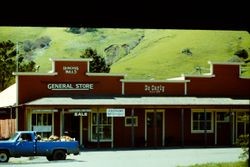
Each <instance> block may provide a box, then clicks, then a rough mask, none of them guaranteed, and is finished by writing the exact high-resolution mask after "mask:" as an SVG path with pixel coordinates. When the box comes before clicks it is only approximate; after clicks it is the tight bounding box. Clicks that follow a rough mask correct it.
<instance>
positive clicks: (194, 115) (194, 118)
mask: <svg viewBox="0 0 250 167" xmlns="http://www.w3.org/2000/svg"><path fill="white" fill-rule="evenodd" d="M193 120H194V121H195V120H199V113H193Z"/></svg>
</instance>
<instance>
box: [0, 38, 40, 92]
mask: <svg viewBox="0 0 250 167" xmlns="http://www.w3.org/2000/svg"><path fill="white" fill-rule="evenodd" d="M17 66H18V68H17ZM17 70H18V72H26V71H36V63H35V62H34V61H26V60H25V59H24V56H23V55H22V54H19V53H17V47H16V45H15V44H14V43H13V42H12V41H10V40H8V41H2V42H0V91H2V90H4V89H5V88H7V87H8V86H9V85H11V84H12V83H13V82H15V81H14V79H15V76H14V75H13V72H16V71H17Z"/></svg>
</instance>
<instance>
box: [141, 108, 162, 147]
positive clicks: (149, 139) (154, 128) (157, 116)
mask: <svg viewBox="0 0 250 167" xmlns="http://www.w3.org/2000/svg"><path fill="white" fill-rule="evenodd" d="M163 117H164V110H162V109H157V110H146V121H145V124H146V125H145V127H146V129H145V133H146V146H147V147H161V146H163V145H164V142H163V141H164V140H163V136H164V128H163V127H164V126H163V125H164V124H163V123H164V120H163Z"/></svg>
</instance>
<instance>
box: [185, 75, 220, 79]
mask: <svg viewBox="0 0 250 167" xmlns="http://www.w3.org/2000/svg"><path fill="white" fill-rule="evenodd" d="M183 75H184V77H192V78H214V77H215V75H214V74H209V75H202V74H201V75H188V74H187V75H185V74H183Z"/></svg>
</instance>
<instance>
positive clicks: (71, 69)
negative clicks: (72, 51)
mask: <svg viewBox="0 0 250 167" xmlns="http://www.w3.org/2000/svg"><path fill="white" fill-rule="evenodd" d="M78 70H79V67H78V66H63V71H64V72H65V74H77V72H78Z"/></svg>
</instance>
